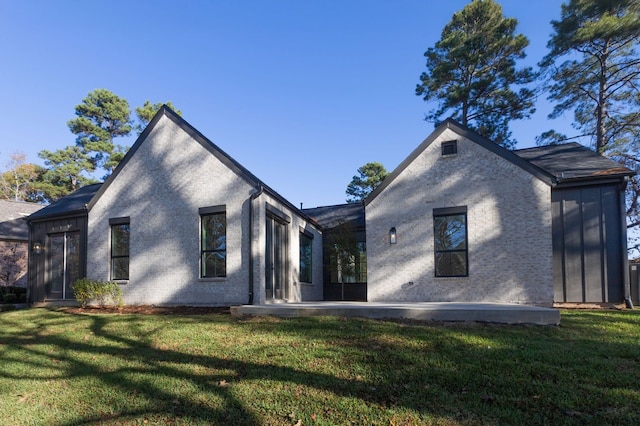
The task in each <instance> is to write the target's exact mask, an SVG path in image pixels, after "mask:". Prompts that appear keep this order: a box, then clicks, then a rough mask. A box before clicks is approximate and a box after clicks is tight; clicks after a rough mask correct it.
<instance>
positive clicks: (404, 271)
mask: <svg viewBox="0 0 640 426" xmlns="http://www.w3.org/2000/svg"><path fill="white" fill-rule="evenodd" d="M454 139H455V140H458V153H457V154H456V155H452V156H446V157H443V156H442V152H441V142H443V141H448V140H454ZM457 206H466V207H467V226H468V256H469V276H468V277H462V278H436V277H435V271H434V241H433V210H434V209H438V208H447V207H457ZM366 221H367V254H368V263H369V266H370V267H369V271H368V272H369V273H368V300H369V301H380V302H394V301H406V302H421V301H424V302H431V301H432V302H448V301H456V302H511V303H523V304H534V305H545V306H550V305H551V304H552V303H553V274H552V237H551V189H550V187H549V186H548V185H547V184H546V183H544V182H542V181H540V180H539V179H537V178H536V177H534V176H533V175H532V174H530V173H529V172H527V171H525V170H523V169H522V168H520V167H518V166H517V165H515V164H513V163H511V162H509V161H507V160H505V159H504V158H502V157H500V156H498V155H496V154H494V153H492V152H490V151H489V150H487V149H485V148H483V147H481V146H480V145H478V144H476V143H474V142H472V141H470V140H468V139H465V138H463V137H461V136H460V135H458V134H456V133H455V132H454V131H453V130H451V129H447V130H444V131H443V133H442V134H441V135H440V136H439V137H437V138H436V139H435V140H434V141H433V142H432V143H431V144H430V145H428V146H427V147H426V149H425V150H424V151H423V152H422V153H421V154H420V155H418V156H417V157H416V158H415V159H414V160H413V161H412V162H411V163H410V164H408V165H407V167H406V168H405V169H404V170H402V172H401V173H400V174H399V175H398V176H397V177H396V179H395V180H393V181H392V182H391V183H390V184H389V185H388V186H387V187H386V188H385V189H384V190H383V191H381V192H380V193H379V194H378V195H377V197H375V198H374V199H373V200H372V201H371V202H370V203H369V204H368V205H367V207H366ZM392 227H395V228H396V230H397V244H393V245H392V244H389V230H390V228H392Z"/></svg>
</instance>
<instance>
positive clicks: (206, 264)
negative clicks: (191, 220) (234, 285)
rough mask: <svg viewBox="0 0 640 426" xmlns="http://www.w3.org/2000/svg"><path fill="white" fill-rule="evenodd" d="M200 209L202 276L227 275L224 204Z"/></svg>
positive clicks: (217, 276)
mask: <svg viewBox="0 0 640 426" xmlns="http://www.w3.org/2000/svg"><path fill="white" fill-rule="evenodd" d="M219 210H221V208H219V207H218V208H215V207H213V208H204V209H200V227H201V229H200V235H201V239H200V277H202V278H219V277H226V276H227V218H226V212H225V211H224V206H222V211H219Z"/></svg>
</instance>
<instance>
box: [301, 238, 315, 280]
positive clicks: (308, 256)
mask: <svg viewBox="0 0 640 426" xmlns="http://www.w3.org/2000/svg"><path fill="white" fill-rule="evenodd" d="M303 242H304V243H305V244H303ZM299 245H300V268H299V274H298V275H299V279H300V282H301V283H307V284H313V234H312V233H311V232H309V231H307V230H303V229H300V237H299ZM307 246H308V247H309V252H308V253H305V247H307Z"/></svg>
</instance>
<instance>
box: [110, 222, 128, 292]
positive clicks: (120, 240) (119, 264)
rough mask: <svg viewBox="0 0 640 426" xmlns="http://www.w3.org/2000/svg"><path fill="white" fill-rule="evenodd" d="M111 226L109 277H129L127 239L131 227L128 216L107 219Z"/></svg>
mask: <svg viewBox="0 0 640 426" xmlns="http://www.w3.org/2000/svg"><path fill="white" fill-rule="evenodd" d="M109 225H110V227H111V279H112V280H128V279H129V240H130V233H131V227H130V225H129V218H128V217H118V218H113V219H109Z"/></svg>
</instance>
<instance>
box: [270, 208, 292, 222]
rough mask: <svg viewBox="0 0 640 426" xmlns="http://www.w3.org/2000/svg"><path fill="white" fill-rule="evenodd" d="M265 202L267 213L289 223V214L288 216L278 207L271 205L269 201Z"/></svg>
mask: <svg viewBox="0 0 640 426" xmlns="http://www.w3.org/2000/svg"><path fill="white" fill-rule="evenodd" d="M265 204H266V210H267V213H269V214H270V215H271V216H273V217H274V218H275V219H279V220H280V221H282V222H284V223H285V224H287V225H288V224H290V223H291V216H289V215H288V214H286V213H285V212H283V211H282V210H280V209H279V208H277V207H275V206H272V205H271V204H269V203H265Z"/></svg>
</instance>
